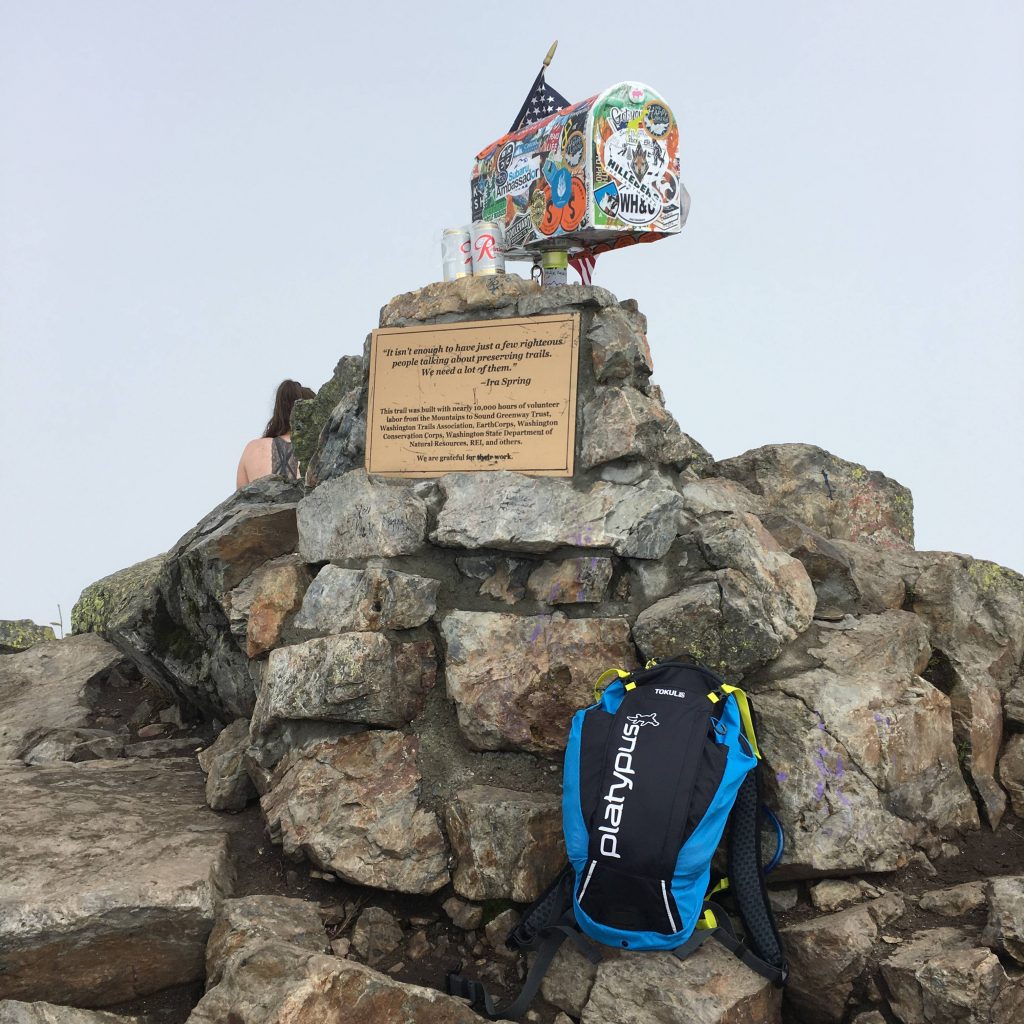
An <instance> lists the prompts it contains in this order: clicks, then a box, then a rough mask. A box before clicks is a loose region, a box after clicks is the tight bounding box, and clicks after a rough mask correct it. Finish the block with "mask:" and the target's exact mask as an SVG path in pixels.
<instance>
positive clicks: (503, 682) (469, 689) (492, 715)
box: [441, 611, 637, 753]
mask: <svg viewBox="0 0 1024 1024" xmlns="http://www.w3.org/2000/svg"><path fill="white" fill-rule="evenodd" d="M441 633H442V635H443V637H444V640H445V644H446V646H447V660H446V679H447V685H448V696H449V697H451V698H452V700H454V701H455V706H456V712H457V714H458V720H459V729H460V731H461V732H462V735H463V737H464V739H465V741H466V743H467V744H468V745H469V746H470V748H471V749H474V750H526V751H531V752H534V753H555V752H556V751H559V750H563V749H564V748H565V743H566V738H567V735H568V722H569V719H570V717H571V716H572V713H573V712H574V711H576V710H577V709H578V708H581V707H586V706H587V705H588V704H590V703H592V702H593V699H594V696H593V695H594V683H595V681H596V680H597V678H598V676H600V674H601V673H602V672H603V671H604V670H605V669H607V668H608V667H609V666H613V665H614V666H621V667H622V668H626V669H630V668H636V667H637V661H636V656H635V654H634V652H633V646H632V644H631V643H630V640H629V623H628V622H627V621H626V620H625V619H620V618H607V619H567V618H565V616H564V615H561V614H560V613H557V612H556V613H555V614H553V615H512V614H504V613H500V612H464V611H457V612H452V613H451V614H450V615H447V616H445V618H444V620H443V621H442V623H441Z"/></svg>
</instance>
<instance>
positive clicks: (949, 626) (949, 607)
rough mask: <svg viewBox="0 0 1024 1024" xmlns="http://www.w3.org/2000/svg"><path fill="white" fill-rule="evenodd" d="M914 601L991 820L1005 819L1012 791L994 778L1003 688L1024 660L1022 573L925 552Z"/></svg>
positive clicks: (933, 672) (912, 582)
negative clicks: (1002, 786)
mask: <svg viewBox="0 0 1024 1024" xmlns="http://www.w3.org/2000/svg"><path fill="white" fill-rule="evenodd" d="M907 575H908V580H907V586H908V589H909V591H910V595H911V597H910V607H911V609H912V610H913V611H914V613H915V614H916V615H919V616H920V617H921V618H922V619H924V621H925V622H926V623H927V624H928V628H929V633H930V636H931V642H932V646H933V647H934V648H935V653H934V655H933V660H932V664H931V665H930V666H929V676H930V678H934V680H935V682H936V685H939V686H940V687H941V688H942V689H943V691H944V692H946V693H948V694H949V696H950V699H951V701H952V706H953V724H954V731H955V734H956V740H957V743H958V744H960V745H961V746H962V747H964V748H965V749H966V751H967V758H966V761H965V766H966V768H967V770H968V772H969V773H970V776H971V780H972V782H973V783H974V785H975V787H976V788H977V790H978V793H979V796H980V797H981V800H982V806H983V808H984V811H985V816H986V819H987V820H988V823H989V824H990V825H991V826H992V827H993V828H994V827H996V826H997V825H998V824H999V821H1000V820H1001V818H1002V815H1003V813H1004V811H1005V808H1006V795H1005V793H1004V792H1003V790H1002V788H1001V787H1000V785H999V783H998V781H997V780H996V762H997V758H998V756H999V748H1000V744H1001V740H1002V731H1003V715H1002V700H1001V694H1002V693H1004V692H1006V691H1008V690H1010V689H1011V688H1012V686H1013V685H1014V683H1016V682H1017V680H1018V679H1019V673H1020V666H1021V664H1022V662H1024V578H1022V577H1021V576H1020V575H1018V574H1017V573H1015V572H1012V571H1011V570H1009V569H1004V568H1002V567H1001V566H998V565H995V564H993V563H992V562H982V561H978V560H976V559H971V558H968V557H966V556H964V555H953V554H946V553H943V552H926V553H923V554H920V555H918V556H917V557H916V559H915V562H914V566H913V570H908V573H907Z"/></svg>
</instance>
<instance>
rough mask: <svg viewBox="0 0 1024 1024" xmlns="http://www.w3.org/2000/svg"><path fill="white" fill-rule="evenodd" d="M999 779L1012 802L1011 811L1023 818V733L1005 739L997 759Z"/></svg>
mask: <svg viewBox="0 0 1024 1024" xmlns="http://www.w3.org/2000/svg"><path fill="white" fill-rule="evenodd" d="M999 781H1000V782H1001V783H1002V785H1003V787H1004V788H1005V789H1006V792H1007V795H1008V796H1009V797H1010V801H1011V802H1012V804H1013V813H1014V814H1016V815H1017V817H1018V818H1024V733H1016V734H1015V735H1013V736H1011V737H1010V738H1009V739H1008V740H1007V741H1006V746H1005V747H1004V748H1003V754H1002V757H1001V758H1000V759H999Z"/></svg>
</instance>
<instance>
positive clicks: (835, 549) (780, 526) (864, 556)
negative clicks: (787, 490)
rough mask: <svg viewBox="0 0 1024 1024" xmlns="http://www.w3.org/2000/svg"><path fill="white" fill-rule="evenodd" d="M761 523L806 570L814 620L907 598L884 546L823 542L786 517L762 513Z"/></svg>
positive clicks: (872, 611) (895, 604)
mask: <svg viewBox="0 0 1024 1024" xmlns="http://www.w3.org/2000/svg"><path fill="white" fill-rule="evenodd" d="M764 525H765V527H766V528H767V529H768V530H769V531H770V533H771V534H772V536H773V537H774V538H775V539H776V540H777V541H778V542H779V544H780V545H781V546H782V548H783V550H785V551H787V552H789V554H791V555H792V556H793V557H794V558H798V559H799V560H800V562H801V563H802V564H803V566H804V568H805V569H806V570H807V574H808V576H810V578H811V582H812V583H813V584H814V592H815V594H816V595H817V606H816V608H815V611H814V614H815V616H816V617H817V618H819V619H835V620H838V619H842V618H843V616H844V615H876V614H878V613H880V612H884V611H888V610H889V609H891V608H902V607H903V604H904V602H905V601H906V598H907V588H906V584H905V582H904V579H903V572H902V571H901V570H902V569H903V566H902V565H901V564H900V560H897V559H894V558H893V557H892V555H891V553H890V552H888V551H886V550H885V549H882V548H878V547H876V546H874V545H872V544H858V543H856V542H854V541H846V540H829V539H828V538H826V537H823V536H822V535H821V534H819V533H815V532H814V531H813V530H812V529H810V527H807V526H804V525H803V524H802V523H798V522H797V521H796V520H795V519H790V518H789V517H788V516H782V515H777V514H772V515H768V516H766V517H765V519H764Z"/></svg>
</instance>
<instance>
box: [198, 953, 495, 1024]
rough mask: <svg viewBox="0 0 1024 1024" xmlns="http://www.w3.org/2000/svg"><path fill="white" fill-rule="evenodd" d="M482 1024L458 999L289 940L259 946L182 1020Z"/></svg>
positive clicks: (222, 1023) (271, 1023) (220, 1023)
mask: <svg viewBox="0 0 1024 1024" xmlns="http://www.w3.org/2000/svg"><path fill="white" fill-rule="evenodd" d="M227 1021H230V1022H231V1024H284V1022H287V1024H326V1022H328V1021H344V1022H345V1024H384V1022H388V1024H391V1022H394V1024H399V1022H401V1024H483V1018H482V1017H478V1016H477V1015H476V1014H475V1013H473V1011H472V1010H470V1009H468V1008H467V1006H466V1004H465V1003H464V1002H461V1001H459V1000H458V999H453V998H451V997H450V996H446V995H443V994H442V993H441V992H439V991H438V990H437V989H432V988H422V987H420V986H418V985H404V984H402V983H401V982H399V981H395V980H394V979H392V978H390V977H388V976H387V975H385V974H380V973H378V972H377V971H375V970H373V969H372V968H370V967H365V966H364V965H362V964H360V963H357V962H356V961H354V960H351V959H341V958H340V957H336V956H326V955H323V954H319V953H313V952H311V951H310V950H308V949H303V948H302V947H301V946H297V945H294V944H292V943H287V942H277V941H271V942H265V943H263V944H262V945H257V946H256V947H255V948H253V949H252V950H251V952H250V953H249V954H248V955H247V956H246V957H244V958H243V959H242V960H241V961H240V962H238V963H237V964H235V965H232V967H231V969H230V970H227V971H225V973H224V977H223V979H222V980H221V982H220V984H218V985H216V986H214V987H213V988H212V989H210V991H209V992H207V993H206V995H205V996H204V997H203V999H202V1000H201V1001H200V1003H199V1005H198V1006H197V1007H196V1008H195V1009H194V1010H193V1011H192V1015H191V1016H190V1017H189V1019H188V1024H225V1022H227Z"/></svg>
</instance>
